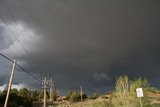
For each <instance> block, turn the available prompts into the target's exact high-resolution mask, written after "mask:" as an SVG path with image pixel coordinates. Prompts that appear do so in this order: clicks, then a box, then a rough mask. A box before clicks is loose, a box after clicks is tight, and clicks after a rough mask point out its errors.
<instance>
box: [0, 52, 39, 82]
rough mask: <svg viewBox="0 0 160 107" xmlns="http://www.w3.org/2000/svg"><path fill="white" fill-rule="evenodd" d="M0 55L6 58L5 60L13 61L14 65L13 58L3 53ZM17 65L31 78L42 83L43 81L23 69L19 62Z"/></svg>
mask: <svg viewBox="0 0 160 107" xmlns="http://www.w3.org/2000/svg"><path fill="white" fill-rule="evenodd" d="M0 55H1V56H2V57H4V58H6V59H8V60H9V61H11V62H12V63H14V61H13V60H12V59H11V58H9V57H7V56H5V55H4V54H2V53H0ZM16 65H17V66H18V67H19V68H20V69H21V70H22V71H24V72H25V73H26V74H28V75H30V76H31V77H32V78H34V79H35V80H37V81H39V82H41V79H39V78H37V77H35V76H33V75H32V74H31V73H30V72H29V71H27V70H26V69H24V68H23V67H21V66H20V65H19V64H18V63H17V62H16Z"/></svg>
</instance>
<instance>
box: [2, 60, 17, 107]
mask: <svg viewBox="0 0 160 107" xmlns="http://www.w3.org/2000/svg"><path fill="white" fill-rule="evenodd" d="M15 70H16V61H14V62H13V67H12V72H11V76H10V80H9V84H8V91H7V95H6V100H5V103H4V107H7V104H8V98H9V94H10V91H11V86H12V81H13V76H14V73H15Z"/></svg>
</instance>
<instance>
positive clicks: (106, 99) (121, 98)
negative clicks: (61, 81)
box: [0, 76, 160, 107]
mask: <svg viewBox="0 0 160 107" xmlns="http://www.w3.org/2000/svg"><path fill="white" fill-rule="evenodd" d="M140 87H141V88H143V92H144V97H143V98H142V104H143V107H160V90H159V89H157V88H155V87H150V86H149V83H148V81H147V79H145V78H136V79H134V80H130V79H129V78H128V76H120V77H118V78H117V79H116V82H115V90H114V91H111V92H106V93H104V94H99V93H93V94H92V95H90V96H87V95H86V94H85V92H83V93H82V101H81V94H80V93H79V92H78V91H70V92H68V94H66V96H57V93H56V91H55V90H54V91H53V92H52V94H51V95H52V98H53V101H50V100H49V97H50V96H49V93H48V92H47V101H48V105H49V104H50V106H48V107H140V99H139V98H138V97H137V95H136V88H140ZM6 93H7V91H6V90H4V91H2V92H1V93H0V107H3V105H4V101H5V97H6ZM43 95H44V93H43V90H34V91H33V90H32V91H30V90H27V89H26V88H23V89H20V90H17V89H12V90H11V93H10V96H9V103H8V104H9V105H8V107H20V106H21V107H32V104H33V102H36V103H40V104H43Z"/></svg>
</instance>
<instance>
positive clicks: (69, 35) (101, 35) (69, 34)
mask: <svg viewBox="0 0 160 107" xmlns="http://www.w3.org/2000/svg"><path fill="white" fill-rule="evenodd" d="M5 4H6V5H7V7H8V8H9V9H10V11H11V13H12V14H13V15H14V18H15V19H16V22H17V23H15V21H14V20H13V17H11V16H10V15H9V13H8V12H7V10H6V8H5V6H4V5H3V4H1V10H0V13H1V15H3V17H4V18H5V20H6V21H7V22H8V23H9V25H10V26H11V27H13V26H14V27H15V26H16V24H17V25H22V26H21V27H22V28H23V29H26V30H27V31H26V30H24V31H23V30H22V31H23V32H26V33H24V34H26V36H27V35H30V36H29V38H28V39H25V37H26V36H22V35H21V36H19V38H20V40H22V43H23V44H24V46H25V47H26V49H27V50H28V53H29V54H30V56H31V57H32V60H31V58H29V57H28V56H27V55H26V54H25V52H24V50H23V49H19V52H18V53H16V52H13V53H15V55H16V58H18V59H19V60H20V63H21V64H22V65H23V66H25V67H26V68H27V69H29V70H30V71H31V72H32V73H33V74H34V75H37V76H39V77H43V76H46V75H47V76H48V77H52V78H54V79H55V81H56V85H57V87H58V88H59V90H63V91H64V90H71V89H78V88H79V85H80V84H83V85H84V87H86V90H87V91H90V90H91V91H95V90H99V91H104V90H107V89H111V88H112V87H113V85H114V84H113V83H114V80H115V77H116V76H119V75H122V74H127V75H129V76H130V77H131V78H134V77H138V76H146V77H147V78H149V80H150V81H151V82H152V83H154V85H155V82H154V81H155V80H156V79H153V78H158V76H159V60H160V56H159V55H160V54H159V53H160V51H159V48H160V47H159V40H160V37H159V35H160V30H159V28H160V20H159V19H160V2H159V1H158V0H154V1H153V0H144V1H143V0H142V1H135V0H134V1H123V0H122V1H118V0H117V1H113V0H112V1H111V0H108V1H105V0H87V1H86V0H54V1H51V0H34V1H33V0H27V1H20V0H14V1H13V0H7V1H5ZM1 22H2V23H4V22H3V21H1ZM17 31H18V30H17ZM27 32H31V33H27ZM20 34H21V33H20ZM9 35H10V34H9ZM35 35H36V36H35ZM32 40H33V41H32ZM34 40H36V42H35V41H34ZM1 41H2V42H1V43H6V42H4V36H3V37H1ZM14 42H15V43H12V44H10V45H13V46H11V47H12V48H14V47H15V44H16V43H17V41H16V40H14ZM6 44H8V43H6ZM10 45H6V47H1V48H2V49H5V48H7V47H9V46H10ZM12 48H11V50H12ZM5 52H6V51H5ZM7 52H8V51H7ZM20 53H24V54H20ZM17 54H18V55H17ZM8 55H10V54H8ZM12 57H13V56H12ZM28 85H29V83H28ZM30 85H32V84H30ZM156 86H159V85H157V84H156Z"/></svg>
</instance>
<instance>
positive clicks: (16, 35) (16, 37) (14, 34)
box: [0, 0, 39, 68]
mask: <svg viewBox="0 0 160 107" xmlns="http://www.w3.org/2000/svg"><path fill="white" fill-rule="evenodd" d="M2 4H3V6H4V7H5V8H6V10H7V11H8V13H9V15H10V16H11V18H12V19H13V21H14V23H17V22H16V19H15V17H14V15H13V14H12V13H11V11H10V9H9V8H8V7H7V5H6V3H5V2H4V1H3V0H2ZM0 17H1V19H2V21H3V22H4V23H5V24H6V26H7V27H8V28H9V29H10V31H11V33H12V35H13V36H14V37H15V39H16V40H17V41H18V43H19V44H20V45H21V47H22V48H23V49H24V52H25V53H26V55H27V56H28V57H29V58H30V59H31V60H32V62H33V63H35V62H36V61H35V59H33V58H32V57H31V55H30V54H29V53H28V51H27V49H26V48H25V47H24V45H23V44H22V42H21V41H20V40H19V39H18V36H19V34H17V33H15V32H14V31H12V29H11V28H10V26H8V24H7V23H6V22H5V20H4V19H3V18H2V16H1V15H0ZM19 33H21V35H23V33H22V32H19ZM34 65H35V66H36V64H34ZM32 66H33V65H32ZM33 68H39V67H38V66H36V67H33Z"/></svg>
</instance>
